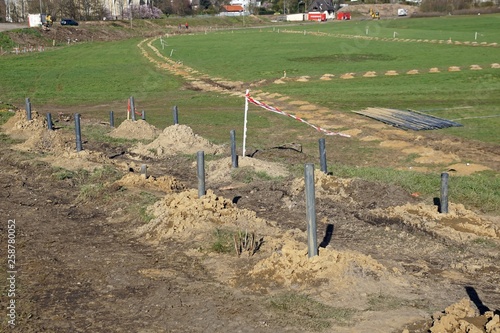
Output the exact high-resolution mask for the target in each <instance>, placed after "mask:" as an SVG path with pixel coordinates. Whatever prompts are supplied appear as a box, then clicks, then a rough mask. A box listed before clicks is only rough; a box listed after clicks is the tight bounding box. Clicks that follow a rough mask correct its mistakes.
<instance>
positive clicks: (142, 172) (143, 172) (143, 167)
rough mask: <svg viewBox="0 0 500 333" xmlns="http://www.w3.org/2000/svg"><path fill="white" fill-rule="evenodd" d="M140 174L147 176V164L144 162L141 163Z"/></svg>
mask: <svg viewBox="0 0 500 333" xmlns="http://www.w3.org/2000/svg"><path fill="white" fill-rule="evenodd" d="M141 176H142V177H143V178H148V166H147V165H146V164H142V165H141Z"/></svg>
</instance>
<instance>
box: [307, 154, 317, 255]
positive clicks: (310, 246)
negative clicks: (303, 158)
mask: <svg viewBox="0 0 500 333" xmlns="http://www.w3.org/2000/svg"><path fill="white" fill-rule="evenodd" d="M304 175H305V185H306V186H305V188H306V191H305V192H306V193H305V194H306V219H307V253H308V257H309V258H311V257H314V256H317V255H318V239H317V235H316V207H315V201H316V197H315V193H314V164H306V166H305V172H304Z"/></svg>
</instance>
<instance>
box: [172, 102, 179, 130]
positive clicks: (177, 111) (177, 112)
mask: <svg viewBox="0 0 500 333" xmlns="http://www.w3.org/2000/svg"><path fill="white" fill-rule="evenodd" d="M172 111H173V112H174V125H177V124H179V109H178V108H177V105H174V108H173V109H172Z"/></svg>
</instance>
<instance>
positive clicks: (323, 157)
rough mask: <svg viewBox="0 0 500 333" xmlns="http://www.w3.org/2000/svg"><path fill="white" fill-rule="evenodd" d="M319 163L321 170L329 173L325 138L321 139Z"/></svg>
mask: <svg viewBox="0 0 500 333" xmlns="http://www.w3.org/2000/svg"><path fill="white" fill-rule="evenodd" d="M319 163H320V168H321V171H322V172H324V173H325V174H328V171H327V167H326V149H325V139H324V138H321V139H319Z"/></svg>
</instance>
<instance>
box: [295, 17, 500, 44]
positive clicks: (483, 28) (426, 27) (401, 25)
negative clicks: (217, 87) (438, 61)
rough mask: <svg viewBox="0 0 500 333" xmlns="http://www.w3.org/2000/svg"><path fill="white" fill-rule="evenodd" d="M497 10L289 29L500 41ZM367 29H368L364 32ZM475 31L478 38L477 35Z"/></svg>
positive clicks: (365, 34)
mask: <svg viewBox="0 0 500 333" xmlns="http://www.w3.org/2000/svg"><path fill="white" fill-rule="evenodd" d="M499 22H500V15H499V14H489V15H480V16H478V15H461V16H443V17H430V18H403V19H392V20H375V21H359V20H353V21H341V22H340V21H333V22H328V23H327V24H318V25H315V26H312V25H306V26H303V27H290V28H287V29H290V30H299V31H303V30H306V31H311V32H318V31H319V32H324V33H332V34H346V35H353V36H368V37H379V38H393V37H394V32H396V33H397V34H396V37H397V38H400V39H421V40H426V39H427V40H437V41H439V40H445V41H448V40H449V39H450V38H451V40H452V41H453V42H455V41H461V42H465V41H470V42H474V41H475V42H478V43H481V42H487V43H495V42H496V43H500V39H499V37H498V33H497V30H498V29H497V27H498V24H499ZM367 32H368V33H367ZM476 32H477V39H476Z"/></svg>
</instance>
